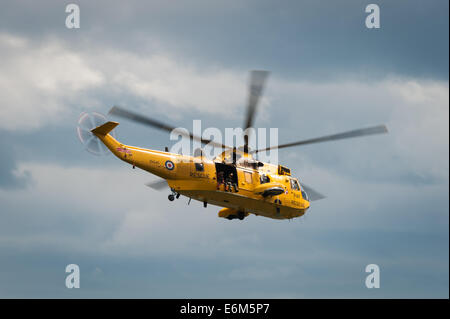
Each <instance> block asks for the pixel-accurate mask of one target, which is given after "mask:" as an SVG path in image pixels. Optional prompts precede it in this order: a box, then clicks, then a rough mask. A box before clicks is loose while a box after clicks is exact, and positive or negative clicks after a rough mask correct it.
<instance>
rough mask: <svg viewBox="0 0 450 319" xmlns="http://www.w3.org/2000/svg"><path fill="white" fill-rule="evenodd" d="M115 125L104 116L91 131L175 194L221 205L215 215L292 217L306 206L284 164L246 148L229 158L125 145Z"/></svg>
mask: <svg viewBox="0 0 450 319" xmlns="http://www.w3.org/2000/svg"><path fill="white" fill-rule="evenodd" d="M117 125H118V123H116V122H107V123H105V124H104V125H102V126H100V127H98V128H96V129H94V130H92V132H93V133H94V134H95V135H96V136H97V137H98V138H99V139H100V140H101V141H102V142H103V143H104V144H105V145H106V146H107V147H108V149H109V150H110V151H111V152H112V153H113V154H114V155H115V156H117V157H118V158H119V159H121V160H123V161H125V162H127V163H129V164H130V165H132V166H133V167H138V168H141V169H143V170H145V171H147V172H149V173H152V174H154V175H157V176H159V177H161V178H163V179H165V180H166V181H167V183H168V186H169V187H170V188H171V190H172V192H173V193H174V194H176V195H178V194H181V195H184V196H186V197H189V198H192V199H195V200H198V201H200V202H203V203H204V206H205V207H206V205H207V204H211V205H217V206H221V207H224V209H222V210H221V211H220V212H219V217H224V218H228V219H234V218H239V219H243V218H244V217H245V216H248V215H249V214H254V215H261V216H265V217H269V218H274V219H291V218H295V217H299V216H302V215H303V214H305V212H306V210H307V209H308V208H309V205H310V204H309V201H308V200H307V195H306V193H304V192H302V190H301V187H300V186H299V183H298V181H297V180H296V179H295V178H292V177H291V176H290V173H289V174H288V173H287V172H289V170H288V169H285V168H284V167H282V166H277V165H273V164H270V163H262V162H257V161H255V160H253V159H252V157H251V155H249V154H247V153H241V154H240V156H239V160H238V161H232V160H230V158H232V156H233V154H232V153H231V152H230V151H228V152H224V153H223V154H222V155H221V156H219V157H216V158H215V159H214V160H210V159H208V158H206V157H204V156H197V157H193V156H187V155H180V154H174V153H170V152H162V151H156V150H151V149H145V148H140V147H135V146H129V145H124V144H122V143H120V142H118V141H117V140H116V139H114V137H112V136H111V135H110V134H109V131H111V130H112V129H114V127H115V126H117ZM227 155H230V156H227ZM234 156H235V158H236V155H235V154H234ZM280 168H284V170H283V169H280Z"/></svg>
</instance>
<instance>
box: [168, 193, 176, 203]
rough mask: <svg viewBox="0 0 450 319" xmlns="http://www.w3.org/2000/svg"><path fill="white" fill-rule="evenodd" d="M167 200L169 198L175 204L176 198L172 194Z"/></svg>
mask: <svg viewBox="0 0 450 319" xmlns="http://www.w3.org/2000/svg"><path fill="white" fill-rule="evenodd" d="M167 198H168V199H169V200H170V201H171V202H173V200H174V199H175V196H173V195H172V194H170V195H169V196H168V197H167Z"/></svg>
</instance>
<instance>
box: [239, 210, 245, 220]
mask: <svg viewBox="0 0 450 319" xmlns="http://www.w3.org/2000/svg"><path fill="white" fill-rule="evenodd" d="M237 217H238V218H239V220H243V219H244V218H245V214H244V212H239V213H238V215H237Z"/></svg>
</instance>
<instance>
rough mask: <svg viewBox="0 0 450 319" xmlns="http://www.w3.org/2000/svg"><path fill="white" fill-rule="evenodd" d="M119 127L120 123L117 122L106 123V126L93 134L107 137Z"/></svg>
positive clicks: (101, 126) (93, 131) (96, 129)
mask: <svg viewBox="0 0 450 319" xmlns="http://www.w3.org/2000/svg"><path fill="white" fill-rule="evenodd" d="M117 125H119V123H117V122H106V123H105V124H102V125H100V126H98V127H96V128H94V129H93V130H92V131H91V132H92V133H94V134H95V135H97V136H99V135H101V136H105V135H106V134H108V133H109V132H111V131H112V130H113V129H114V128H115V127H116V126H117Z"/></svg>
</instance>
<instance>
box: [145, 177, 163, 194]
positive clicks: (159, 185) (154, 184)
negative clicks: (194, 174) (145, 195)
mask: <svg viewBox="0 0 450 319" xmlns="http://www.w3.org/2000/svg"><path fill="white" fill-rule="evenodd" d="M145 185H146V186H148V187H150V188H153V189H155V190H157V191H159V190H161V189H164V188H167V187H169V185H168V184H167V182H166V180H165V179H163V180H160V181H156V182H150V183H147V184H145Z"/></svg>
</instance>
